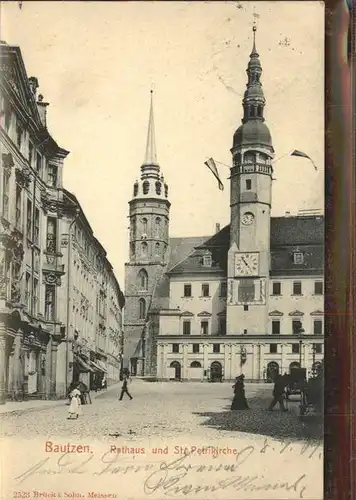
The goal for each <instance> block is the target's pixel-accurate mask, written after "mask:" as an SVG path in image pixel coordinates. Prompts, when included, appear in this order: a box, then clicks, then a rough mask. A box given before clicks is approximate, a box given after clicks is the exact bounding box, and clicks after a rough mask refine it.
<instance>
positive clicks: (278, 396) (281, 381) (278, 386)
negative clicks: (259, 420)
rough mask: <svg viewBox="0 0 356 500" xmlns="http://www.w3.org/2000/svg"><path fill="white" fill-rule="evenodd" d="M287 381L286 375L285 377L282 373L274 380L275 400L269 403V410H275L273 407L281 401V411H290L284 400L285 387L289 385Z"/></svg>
mask: <svg viewBox="0 0 356 500" xmlns="http://www.w3.org/2000/svg"><path fill="white" fill-rule="evenodd" d="M287 383H288V381H287V380H286V378H285V377H283V376H282V375H277V377H276V379H275V381H274V388H273V400H272V402H271V404H270V405H269V408H268V410H269V411H273V408H274V407H275V406H276V404H277V403H279V407H280V409H281V411H288V410H287V408H286V407H285V406H284V401H283V395H284V388H285V386H286V385H287Z"/></svg>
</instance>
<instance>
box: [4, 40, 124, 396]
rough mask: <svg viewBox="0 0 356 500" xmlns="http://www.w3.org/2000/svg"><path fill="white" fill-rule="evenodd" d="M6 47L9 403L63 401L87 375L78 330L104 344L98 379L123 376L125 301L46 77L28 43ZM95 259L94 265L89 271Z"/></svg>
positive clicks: (93, 368)
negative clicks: (87, 212) (27, 61)
mask: <svg viewBox="0 0 356 500" xmlns="http://www.w3.org/2000/svg"><path fill="white" fill-rule="evenodd" d="M0 50H1V71H2V79H1V81H0V90H1V92H0V95H1V104H0V106H1V107H0V111H1V116H0V123H1V126H0V134H1V165H0V168H1V169H0V180H1V184H0V200H1V216H0V223H1V226H0V403H4V402H5V400H6V399H14V400H18V399H20V400H21V399H26V398H28V397H34V398H39V399H48V398H52V399H54V398H58V397H63V396H64V395H65V393H66V387H67V385H69V383H70V382H71V381H72V378H71V377H73V376H74V377H78V376H79V375H78V373H77V372H78V370H77V372H76V373H75V374H74V372H75V366H76V362H75V360H72V359H71V356H72V357H73V349H72V345H73V342H72V338H73V337H74V334H73V328H74V329H77V331H78V344H79V343H80V342H81V340H84V339H86V338H87V335H89V336H90V341H91V342H92V341H93V342H94V344H93V343H91V344H90V348H91V350H92V351H93V352H95V355H94V354H92V355H91V357H92V358H95V361H93V362H94V363H95V365H94V364H92V361H90V363H89V365H88V366H89V367H90V370H89V371H88V373H91V374H92V382H93V379H94V373H96V374H98V373H100V374H101V375H100V376H101V378H102V376H103V374H105V376H106V378H107V380H108V381H109V382H110V381H111V380H117V379H118V378H119V366H120V360H121V357H120V352H122V345H121V344H122V325H121V310H122V307H123V303H124V300H123V295H122V293H121V290H120V287H119V285H118V283H117V281H116V279H115V276H114V274H113V271H112V268H111V265H110V263H109V262H108V260H107V258H106V252H105V250H104V249H103V248H102V246H101V245H100V243H99V242H98V241H97V240H96V238H94V236H93V233H92V231H91V229H90V226H89V224H88V222H87V220H86V218H85V216H84V214H83V212H82V210H81V207H80V205H79V203H78V202H77V200H76V199H75V198H74V197H73V195H71V194H70V193H68V192H67V191H66V190H64V189H63V161H64V159H65V158H66V156H67V155H68V151H66V150H65V149H63V148H61V147H60V146H59V145H58V144H57V143H56V142H55V140H54V139H53V137H52V136H51V135H50V133H49V131H48V129H47V125H46V110H47V106H48V103H47V102H45V101H44V99H43V96H42V95H39V94H38V81H37V79H36V78H34V77H30V78H28V76H27V73H26V69H25V66H24V62H23V59H22V55H21V51H20V49H19V47H15V46H10V45H7V44H6V43H4V42H2V43H1V45H0ZM79 226H80V227H82V226H83V227H85V230H84V229H83V234H84V233H85V234H86V237H85V238H83V239H82V240H78V239H76V237H75V234H73V233H72V232H71V231H73V230H74V231H77V230H78V231H79ZM69 234H71V235H72V236H73V242H71V240H69V238H68V235H69ZM70 248H72V249H73V251H72V253H70ZM88 252H89V254H88ZM93 259H94V260H95V262H96V263H95V266H96V267H95V268H94V270H93V268H90V269H91V270H90V273H87V272H86V271H85V272H84V271H82V268H83V266H84V265H87V266H89V267H90V266H91V265H92V262H93ZM79 262H80V265H79V271H78V273H77V274H75V271H74V270H73V267H74V266H77V268H78V263H79ZM68 263H69V266H68ZM68 268H69V269H70V273H69V274H71V279H73V274H74V280H73V281H71V282H70V283H69V284H68V279H69V278H68ZM93 273H97V278H96V279H100V280H101V285H102V289H103V292H102V298H101V301H102V302H101V306H100V307H101V308H103V307H104V308H105V314H103V312H100V311H99V305H98V304H99V303H98V300H99V299H98V297H99V296H100V291H99V289H98V287H99V285H97V287H96V288H95V290H94V289H93V290H91V289H90V284H89V283H92V282H93V280H92V276H93ZM88 275H89V276H88ZM82 280H83V281H82ZM74 289H75V290H76V292H75V293H76V296H75V298H74V297H73V294H74ZM74 303H75V304H76V307H75V310H73V305H74ZM93 304H94V305H93ZM103 304H104V306H103ZM87 305H88V307H87ZM70 308H72V310H70ZM89 310H90V314H91V316H90V317H91V320H90V321H91V323H90V325H91V328H89V323H88V322H89ZM78 311H81V312H78ZM83 311H85V313H84V315H83ZM101 311H102V309H101ZM68 313H70V320H68ZM77 314H79V317H80V319H79V318H78V319H77V317H76V315H77ZM85 321H87V323H85ZM72 325H75V326H74V327H73V326H72ZM83 330H85V333H84V334H83ZM89 331H90V334H89ZM99 332H101V333H99ZM120 346H121V347H120ZM77 350H79V347H78V348H77ZM83 350H84V348H83ZM76 355H77V354H76ZM78 356H79V353H78ZM78 359H79V358H78ZM73 374H74V375H73ZM86 380H88V381H89V377H88V376H87V379H86Z"/></svg>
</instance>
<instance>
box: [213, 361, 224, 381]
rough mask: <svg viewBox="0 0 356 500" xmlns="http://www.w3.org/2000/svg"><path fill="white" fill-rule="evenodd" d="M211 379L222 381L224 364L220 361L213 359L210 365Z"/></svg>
mask: <svg viewBox="0 0 356 500" xmlns="http://www.w3.org/2000/svg"><path fill="white" fill-rule="evenodd" d="M210 380H211V382H221V381H222V365H221V363H219V361H213V362H212V363H211V365H210Z"/></svg>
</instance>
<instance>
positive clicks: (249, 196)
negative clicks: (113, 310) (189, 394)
mask: <svg viewBox="0 0 356 500" xmlns="http://www.w3.org/2000/svg"><path fill="white" fill-rule="evenodd" d="M253 35H254V42H253V49H252V52H251V54H250V60H249V63H248V68H247V75H248V82H247V88H246V91H245V94H244V98H243V103H242V104H243V118H242V124H241V125H240V126H239V127H238V129H237V130H236V132H235V133H234V136H233V144H232V149H231V153H232V166H231V176H230V207H231V211H230V224H229V225H227V226H225V227H223V228H222V229H220V227H219V225H217V228H216V233H215V234H214V235H210V236H209V235H208V236H202V237H196V238H194V237H182V238H169V209H170V202H169V192H168V185H167V183H166V181H165V179H164V177H163V175H162V172H161V169H160V166H159V164H158V161H157V154H156V147H155V131H154V120H153V105H152V98H151V108H150V117H149V127H148V137H147V147H146V155H145V160H144V162H143V165H142V166H141V177H140V180H139V181H136V182H135V184H134V190H133V197H132V199H131V200H130V202H129V207H130V212H129V217H130V257H129V262H128V263H127V264H126V268H125V271H126V272H125V296H126V307H125V321H124V322H125V329H124V331H125V344H124V358H125V360H126V362H127V364H128V366H129V367H130V370H131V372H132V374H133V375H137V376H148V377H152V378H154V379H158V380H183V381H184V380H210V381H214V380H233V379H234V378H235V377H236V376H237V375H239V374H241V373H244V375H245V377H246V379H247V380H251V381H261V380H264V379H271V378H273V376H274V374H276V373H277V372H279V373H289V372H290V369H291V368H292V367H302V368H306V369H307V371H308V372H311V371H312V370H314V369H316V367H317V365H318V364H320V363H321V361H322V359H323V342H324V295H323V290H324V218H323V217H322V216H318V215H303V216H299V215H298V216H290V215H289V216H285V217H271V204H272V196H271V195H272V174H273V166H272V161H273V158H274V149H273V142H272V137H271V134H270V131H269V129H268V126H267V125H266V123H265V119H264V108H265V104H266V101H265V97H264V93H263V90H262V85H261V74H262V67H261V63H260V59H259V54H258V53H257V50H256V44H255V27H254V32H253ZM286 188H287V187H286Z"/></svg>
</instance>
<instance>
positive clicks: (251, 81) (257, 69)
mask: <svg viewBox="0 0 356 500" xmlns="http://www.w3.org/2000/svg"><path fill="white" fill-rule="evenodd" d="M246 72H247V76H248V81H247V85H246V90H245V93H244V98H243V101H242V105H243V109H244V115H243V119H242V125H240V127H238V129H237V130H236V132H235V134H234V139H233V149H236V148H241V147H243V146H252V145H254V146H265V147H267V148H268V149H270V150H271V151H272V152H273V146H272V137H271V133H270V131H269V129H268V127H267V125H266V124H265V123H264V121H265V119H264V107H265V104H266V100H265V97H264V94H263V89H262V83H261V81H260V78H261V74H262V66H261V62H260V59H259V54H258V52H257V50H256V26H254V27H253V48H252V52H251V54H250V60H249V63H248V66H247V70H246Z"/></svg>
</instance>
